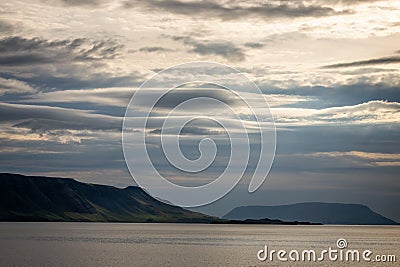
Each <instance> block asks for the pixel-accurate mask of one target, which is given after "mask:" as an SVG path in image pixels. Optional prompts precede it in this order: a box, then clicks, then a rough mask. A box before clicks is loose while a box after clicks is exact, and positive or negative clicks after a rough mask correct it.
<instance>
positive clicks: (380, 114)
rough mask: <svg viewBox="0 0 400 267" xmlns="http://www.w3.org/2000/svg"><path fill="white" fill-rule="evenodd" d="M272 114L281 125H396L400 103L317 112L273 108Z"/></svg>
mask: <svg viewBox="0 0 400 267" xmlns="http://www.w3.org/2000/svg"><path fill="white" fill-rule="evenodd" d="M272 113H273V114H274V117H275V121H276V122H277V123H278V124H283V125H285V124H289V125H323V124H371V125H372V124H397V123H399V121H400V103H398V102H386V101H380V100H375V101H369V102H367V103H362V104H358V105H354V106H342V107H331V108H325V109H319V110H318V109H304V108H273V109H272Z"/></svg>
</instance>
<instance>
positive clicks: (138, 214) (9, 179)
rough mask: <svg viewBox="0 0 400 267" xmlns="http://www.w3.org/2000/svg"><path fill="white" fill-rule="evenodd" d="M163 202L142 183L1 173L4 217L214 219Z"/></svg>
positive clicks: (0, 217) (0, 200)
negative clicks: (90, 181)
mask: <svg viewBox="0 0 400 267" xmlns="http://www.w3.org/2000/svg"><path fill="white" fill-rule="evenodd" d="M212 219H213V218H212V217H210V216H206V215H203V214H201V213H196V212H191V211H188V210H185V209H182V208H180V207H176V206H172V205H168V204H165V203H162V202H160V201H158V200H156V199H154V198H152V197H151V196H149V195H148V194H147V193H146V192H145V191H143V190H142V189H140V188H139V187H134V186H130V187H127V188H124V189H120V188H116V187H112V186H106V185H97V184H86V183H82V182H78V181H75V180H73V179H67V178H49V177H33V176H23V175H18V174H8V173H2V174H0V220H1V221H91V222H210V221H211V220H212Z"/></svg>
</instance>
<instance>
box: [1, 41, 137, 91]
mask: <svg viewBox="0 0 400 267" xmlns="http://www.w3.org/2000/svg"><path fill="white" fill-rule="evenodd" d="M122 49H123V45H121V44H119V43H117V42H116V41H114V40H111V39H105V40H89V39H87V38H75V39H65V40H46V39H43V38H38V37H36V38H24V37H19V36H14V37H5V38H3V39H0V77H3V78H5V79H14V80H19V81H21V82H24V83H26V84H29V85H30V86H32V87H35V88H37V89H38V90H40V91H49V90H65V89H80V88H93V87H94V88H96V87H97V88H99V87H117V86H118V87H119V86H132V85H137V84H138V83H139V80H142V78H143V76H142V74H140V73H138V72H135V71H131V73H127V72H126V71H123V70H121V68H115V67H111V66H110V62H113V60H116V59H118V58H119V56H120V55H121V53H122Z"/></svg>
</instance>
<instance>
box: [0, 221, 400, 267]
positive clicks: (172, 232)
mask: <svg viewBox="0 0 400 267" xmlns="http://www.w3.org/2000/svg"><path fill="white" fill-rule="evenodd" d="M338 238H345V239H346V240H347V242H348V247H347V249H359V250H360V251H361V252H362V251H363V250H365V249H370V250H371V251H373V252H374V254H385V255H387V254H393V255H396V260H397V262H396V263H376V262H375V263H372V262H371V263H367V264H366V263H365V262H360V263H358V264H354V263H345V262H331V261H329V260H328V259H325V261H323V262H317V263H312V264H310V263H305V262H295V263H294V262H288V263H282V262H279V261H277V260H275V259H274V261H272V262H271V261H268V260H267V261H265V262H261V261H259V260H258V259H257V252H258V250H260V249H262V248H263V247H264V245H268V247H269V249H276V250H279V249H285V250H287V251H288V252H289V251H290V250H292V249H297V250H299V251H300V252H301V251H302V250H303V249H314V250H315V251H317V252H318V253H319V252H320V251H321V250H323V249H328V247H329V246H331V247H332V248H334V249H336V248H337V247H336V240H337V239H338ZM0 250H1V252H0V266H28V265H30V266H207V265H209V266H282V265H285V266H354V265H358V266H399V261H400V227H397V226H395V227H374V226H372V227H365V226H354V227H350V226H270V225H196V224H114V223H113V224H107V223H0ZM326 258H327V257H326Z"/></svg>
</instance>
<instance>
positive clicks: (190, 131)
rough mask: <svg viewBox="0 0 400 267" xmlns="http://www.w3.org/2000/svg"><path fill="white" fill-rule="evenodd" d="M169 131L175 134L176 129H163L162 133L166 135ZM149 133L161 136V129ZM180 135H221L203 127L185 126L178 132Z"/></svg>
mask: <svg viewBox="0 0 400 267" xmlns="http://www.w3.org/2000/svg"><path fill="white" fill-rule="evenodd" d="M171 130H172V132H177V131H176V129H166V128H163V131H164V133H168V132H169V131H171ZM149 133H150V134H161V129H160V128H157V129H154V130H151V131H150V132H149ZM180 134H181V135H205V136H209V135H219V134H221V132H220V131H217V130H212V129H208V128H204V127H198V126H185V127H183V129H182V131H181V132H180Z"/></svg>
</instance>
